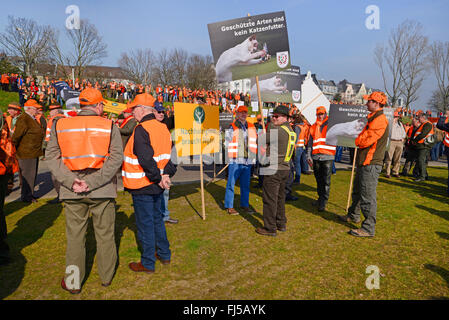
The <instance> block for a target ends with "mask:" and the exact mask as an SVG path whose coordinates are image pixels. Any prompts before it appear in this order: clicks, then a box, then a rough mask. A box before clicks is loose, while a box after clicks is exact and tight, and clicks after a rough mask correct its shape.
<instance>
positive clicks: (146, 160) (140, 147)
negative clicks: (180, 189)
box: [126, 114, 176, 194]
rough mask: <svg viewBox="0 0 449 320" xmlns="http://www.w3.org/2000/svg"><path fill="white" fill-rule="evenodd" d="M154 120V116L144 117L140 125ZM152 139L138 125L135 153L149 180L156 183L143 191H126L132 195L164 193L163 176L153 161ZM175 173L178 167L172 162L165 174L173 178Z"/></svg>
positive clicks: (135, 137) (135, 135)
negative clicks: (162, 186) (161, 185)
mask: <svg viewBox="0 0 449 320" xmlns="http://www.w3.org/2000/svg"><path fill="white" fill-rule="evenodd" d="M153 119H155V117H154V114H148V115H146V116H145V117H143V119H142V121H140V123H143V122H145V121H150V120H153ZM150 138H151V137H150V136H149V134H148V132H147V131H146V130H145V129H144V128H143V127H142V126H141V125H140V124H139V125H137V127H136V129H135V131H134V149H133V152H134V154H135V155H136V156H137V159H138V160H139V164H140V166H141V167H142V168H143V170H144V171H145V175H146V176H147V178H148V179H149V180H150V181H152V182H154V183H153V184H150V185H149V186H146V187H144V188H141V189H135V190H134V189H126V190H127V191H129V192H130V193H131V194H160V193H162V192H164V189H162V188H161V187H159V182H161V179H162V176H161V173H160V170H159V168H158V167H157V164H156V161H155V160H154V159H153V156H154V150H153V147H152V146H151V142H150V141H151V140H150ZM175 173H176V167H175V165H174V164H173V163H172V162H171V160H170V161H168V163H167V165H166V166H165V168H164V174H168V175H169V176H170V178H171V177H173V176H174V175H175Z"/></svg>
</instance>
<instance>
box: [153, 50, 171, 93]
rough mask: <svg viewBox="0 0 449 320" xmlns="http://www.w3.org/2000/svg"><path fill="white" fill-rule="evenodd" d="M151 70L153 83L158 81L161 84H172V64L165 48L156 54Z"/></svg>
mask: <svg viewBox="0 0 449 320" xmlns="http://www.w3.org/2000/svg"><path fill="white" fill-rule="evenodd" d="M153 71H154V72H153V83H155V84H156V83H158V84H159V83H160V84H162V85H163V86H166V85H171V84H173V82H174V79H175V78H174V72H173V65H172V63H171V59H170V54H169V52H168V50H167V49H165V48H164V49H162V50H161V51H160V52H159V53H158V54H157V56H156V60H155V64H154V69H153Z"/></svg>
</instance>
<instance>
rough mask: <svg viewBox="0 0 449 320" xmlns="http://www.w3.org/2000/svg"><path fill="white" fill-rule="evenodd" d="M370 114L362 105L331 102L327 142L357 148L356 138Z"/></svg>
mask: <svg viewBox="0 0 449 320" xmlns="http://www.w3.org/2000/svg"><path fill="white" fill-rule="evenodd" d="M368 114H369V111H368V109H367V108H366V107H365V106H362V105H359V106H354V105H347V104H331V105H330V107H329V123H328V126H327V135H326V144H329V145H334V146H341V147H350V148H355V139H356V138H357V136H358V135H359V133H360V132H362V130H363V128H364V127H365V124H366V122H367V119H366V116H367V115H368Z"/></svg>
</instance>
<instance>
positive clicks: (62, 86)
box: [53, 81, 72, 95]
mask: <svg viewBox="0 0 449 320" xmlns="http://www.w3.org/2000/svg"><path fill="white" fill-rule="evenodd" d="M53 87H55V89H56V94H57V95H61V90H64V89H68V90H71V89H72V88H70V86H69V85H68V84H67V82H65V81H57V82H55V83H53Z"/></svg>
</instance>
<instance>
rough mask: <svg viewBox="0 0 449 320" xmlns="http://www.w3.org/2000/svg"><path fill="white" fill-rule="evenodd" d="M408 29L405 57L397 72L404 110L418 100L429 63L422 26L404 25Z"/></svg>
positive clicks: (415, 24)
mask: <svg viewBox="0 0 449 320" xmlns="http://www.w3.org/2000/svg"><path fill="white" fill-rule="evenodd" d="M406 26H407V29H408V35H407V37H408V39H407V55H406V57H405V60H404V64H403V66H402V68H400V70H399V74H400V77H401V82H402V85H401V87H400V92H401V95H402V96H403V97H404V106H405V108H406V109H409V108H410V105H411V104H412V103H414V102H415V101H417V100H418V98H419V89H420V88H421V85H422V82H423V81H424V79H425V76H426V73H427V70H428V69H429V63H428V59H427V53H428V47H429V45H428V43H429V39H428V38H427V37H426V36H424V35H423V34H422V25H421V24H420V23H418V22H410V23H407V24H406Z"/></svg>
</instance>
